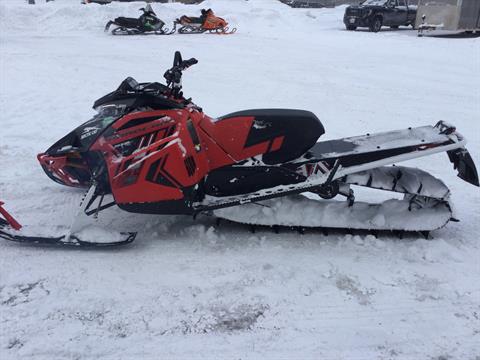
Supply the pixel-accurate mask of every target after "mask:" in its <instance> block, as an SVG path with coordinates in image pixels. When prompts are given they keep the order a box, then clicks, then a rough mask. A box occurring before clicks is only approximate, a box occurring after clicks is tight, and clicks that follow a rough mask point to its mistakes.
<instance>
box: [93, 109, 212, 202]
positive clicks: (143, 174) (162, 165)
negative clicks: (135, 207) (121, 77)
mask: <svg viewBox="0 0 480 360" xmlns="http://www.w3.org/2000/svg"><path fill="white" fill-rule="evenodd" d="M192 127H194V125H193V120H192V119H191V118H190V113H189V112H188V111H187V110H166V111H149V112H138V113H133V114H129V115H127V116H125V117H124V118H122V119H120V120H119V121H118V122H117V123H115V125H114V127H112V130H111V131H110V132H108V133H106V134H104V136H103V137H101V138H100V139H99V140H98V141H97V143H96V144H95V146H94V147H92V150H97V151H102V152H103V153H104V155H105V158H106V163H107V167H108V173H109V178H110V183H111V187H112V193H113V195H114V197H115V201H116V202H117V203H118V204H119V205H121V204H128V203H155V202H163V201H175V200H183V199H184V198H185V194H184V189H189V188H192V187H193V186H194V185H196V184H197V183H198V182H200V181H201V180H202V179H203V177H204V176H205V174H206V173H207V172H208V166H207V165H208V164H207V158H206V154H205V151H204V149H203V148H202V147H201V146H198V143H199V139H198V134H196V132H195V131H194V130H193V131H192V129H191V128H192ZM189 128H190V129H189ZM195 135H197V136H195ZM139 211H141V209H139Z"/></svg>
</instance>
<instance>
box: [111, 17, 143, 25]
mask: <svg viewBox="0 0 480 360" xmlns="http://www.w3.org/2000/svg"><path fill="white" fill-rule="evenodd" d="M115 24H117V25H118V26H123V27H126V28H136V27H139V26H141V25H142V22H141V21H140V20H139V19H135V18H128V17H123V16H121V17H117V18H116V19H115Z"/></svg>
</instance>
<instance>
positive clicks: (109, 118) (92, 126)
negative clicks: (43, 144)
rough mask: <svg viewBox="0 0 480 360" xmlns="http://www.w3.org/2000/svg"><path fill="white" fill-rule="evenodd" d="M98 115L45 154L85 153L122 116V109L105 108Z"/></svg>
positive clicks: (114, 107)
mask: <svg viewBox="0 0 480 360" xmlns="http://www.w3.org/2000/svg"><path fill="white" fill-rule="evenodd" d="M99 110H100V111H99V113H98V114H96V115H95V116H94V117H93V118H92V119H90V120H88V121H87V122H85V123H84V124H82V125H80V126H79V127H78V128H76V129H75V130H73V131H72V132H70V133H69V134H68V135H66V136H64V137H63V138H62V139H60V140H59V141H57V142H56V143H55V144H54V145H52V146H51V147H50V148H49V149H48V150H47V153H48V154H50V155H59V154H62V153H67V152H70V151H86V150H88V149H89V148H90V146H92V144H93V143H94V142H95V140H96V139H97V138H98V136H99V135H100V134H101V133H103V131H104V130H105V129H106V128H107V127H109V126H110V125H111V124H113V123H114V122H115V121H116V120H118V119H119V118H120V117H122V116H123V114H124V112H123V110H124V108H121V107H118V106H105V107H103V108H101V109H99Z"/></svg>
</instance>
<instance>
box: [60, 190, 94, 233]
mask: <svg viewBox="0 0 480 360" xmlns="http://www.w3.org/2000/svg"><path fill="white" fill-rule="evenodd" d="M95 190H97V185H96V184H95V183H93V184H92V186H90V188H89V189H88V191H87V193H86V194H85V197H84V198H83V200H82V202H81V203H80V208H79V209H78V211H77V213H76V215H75V217H74V218H73V220H72V224H71V225H70V229H69V230H68V232H67V234H66V235H65V242H70V240H71V238H72V234H74V233H76V232H78V231H79V230H81V229H82V228H83V227H84V226H85V225H86V224H85V222H84V221H83V222H82V221H81V220H83V219H85V217H86V216H87V215H86V214H85V211H86V210H87V208H88V206H89V205H90V204H91V202H92V201H93V200H94V195H95Z"/></svg>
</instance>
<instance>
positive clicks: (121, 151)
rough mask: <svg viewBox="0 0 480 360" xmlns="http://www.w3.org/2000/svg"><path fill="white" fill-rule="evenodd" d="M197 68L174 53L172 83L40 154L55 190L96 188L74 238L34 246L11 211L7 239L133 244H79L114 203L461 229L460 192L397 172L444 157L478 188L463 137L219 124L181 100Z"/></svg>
mask: <svg viewBox="0 0 480 360" xmlns="http://www.w3.org/2000/svg"><path fill="white" fill-rule="evenodd" d="M196 63H197V60H196V59H189V60H183V59H182V56H181V54H180V53H179V52H176V54H175V59H174V63H173V67H172V68H171V69H169V70H168V71H166V72H165V74H164V77H165V79H166V85H163V84H161V83H158V82H146V83H138V82H137V81H136V80H134V79H133V78H131V77H128V78H126V79H125V80H124V81H123V82H122V83H121V84H120V86H119V87H118V88H117V89H116V90H115V91H113V92H111V93H109V94H107V95H105V96H103V97H102V98H100V99H98V100H96V101H95V103H94V105H93V108H94V109H96V110H97V112H98V113H97V114H96V115H95V116H94V117H93V118H92V119H90V120H89V121H87V122H86V123H84V124H83V125H80V126H79V127H78V128H76V129H75V130H73V131H72V132H70V133H69V134H67V135H66V136H65V137H63V138H62V139H60V140H59V141H57V142H56V143H55V144H53V145H52V146H51V147H50V148H49V149H48V150H47V151H46V152H44V153H41V154H39V155H38V160H39V162H40V164H41V166H42V168H43V170H44V171H45V173H46V174H47V176H49V177H50V178H51V179H52V180H53V181H55V182H57V183H59V184H62V185H66V186H72V187H79V188H85V189H88V190H87V193H86V195H85V198H84V199H83V202H82V203H81V206H80V209H79V216H78V217H77V218H76V219H75V221H74V223H73V225H72V227H71V229H70V232H69V233H68V234H66V235H63V236H59V237H54V238H51V237H39V236H34V234H31V233H29V232H28V231H27V230H28V229H26V228H22V229H20V225H19V224H18V223H17V222H16V221H15V220H14V219H13V218H12V217H11V216H9V215H8V213H7V212H6V211H5V209H2V210H3V211H2V214H3V215H4V217H5V219H4V220H2V221H1V222H0V237H1V238H4V239H7V240H12V241H20V242H34V243H47V244H57V245H75V246H78V245H85V246H97V245H98V246H107V245H119V244H125V243H128V242H131V241H133V239H134V238H135V233H125V234H121V235H122V237H121V238H118V239H117V240H116V241H112V242H98V241H97V242H94V241H91V240H89V239H87V238H82V236H81V231H80V230H81V229H82V227H85V226H86V224H87V222H86V221H84V220H85V219H89V218H88V216H94V217H95V216H97V215H98V214H99V213H100V212H102V211H104V210H106V209H107V208H109V207H111V206H114V205H116V206H118V207H120V208H121V209H123V210H125V211H128V212H134V213H142V214H171V215H173V214H184V215H193V216H196V215H198V214H200V213H206V214H210V215H211V214H213V215H215V216H216V217H217V218H223V219H228V220H231V221H236V222H241V223H246V224H249V225H251V226H256V225H266V226H272V227H277V228H278V227H280V226H287V227H297V228H298V229H305V228H321V229H331V228H333V229H348V230H351V229H355V230H368V231H371V232H375V231H383V230H385V231H415V232H423V233H424V234H425V233H428V232H429V231H432V230H435V229H439V228H441V227H443V226H444V225H446V224H447V223H448V222H449V221H450V220H454V214H453V213H452V207H451V204H450V199H449V197H450V191H449V189H448V188H447V186H446V185H445V184H444V183H443V182H442V181H441V180H439V179H437V178H435V177H434V176H432V175H430V174H429V173H427V172H425V171H422V170H420V169H416V168H410V167H403V166H392V165H393V164H394V163H398V162H401V161H405V160H410V159H415V158H419V157H425V156H430V155H432V154H436V153H439V152H446V153H447V155H448V158H449V160H450V161H451V162H452V163H453V166H454V168H455V169H456V170H457V172H458V176H459V177H460V178H461V179H463V180H465V181H466V182H469V183H470V184H472V185H475V186H479V179H478V174H477V170H476V168H475V164H474V162H473V160H472V158H471V157H470V154H469V153H468V151H467V150H466V149H465V144H466V140H465V138H464V137H463V136H462V135H461V134H460V133H458V132H457V131H456V129H455V127H454V126H452V125H449V124H447V123H446V122H443V121H440V122H438V123H437V124H436V125H435V126H421V127H415V128H407V129H402V130H395V131H389V132H382V133H371V134H366V135H360V136H355V137H349V138H342V139H336V140H327V141H320V142H317V141H318V139H319V138H320V137H321V136H322V135H323V134H324V133H325V129H324V127H323V125H322V123H321V122H320V120H319V119H318V118H317V117H316V116H315V115H314V114H313V113H311V112H308V111H304V110H292V109H260V110H244V111H239V112H235V113H232V114H228V115H225V116H221V117H219V118H211V117H209V116H208V115H206V114H205V113H204V112H203V110H202V109H201V108H200V107H199V106H197V105H195V104H194V103H193V102H192V101H191V99H188V98H186V97H184V95H183V92H182V73H183V71H184V70H186V69H187V68H189V67H190V66H192V65H194V64H196ZM354 187H355V188H356V189H362V188H368V189H374V190H381V191H386V192H390V193H397V194H398V195H399V196H398V195H397V196H396V197H395V198H392V199H390V200H386V201H384V202H381V203H376V204H374V203H366V202H362V201H357V200H356V199H355V194H354V191H353V188H354ZM300 194H307V195H308V196H309V197H306V196H304V195H300ZM399 197H401V198H399ZM334 198H336V199H334ZM427 235H428V234H427Z"/></svg>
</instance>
